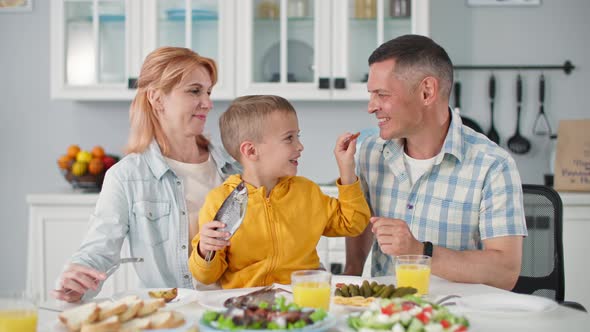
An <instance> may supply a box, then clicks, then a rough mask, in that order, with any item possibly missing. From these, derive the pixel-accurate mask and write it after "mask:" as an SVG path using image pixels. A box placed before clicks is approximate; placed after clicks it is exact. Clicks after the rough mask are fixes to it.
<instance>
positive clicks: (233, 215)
mask: <svg viewBox="0 0 590 332" xmlns="http://www.w3.org/2000/svg"><path fill="white" fill-rule="evenodd" d="M247 206H248V188H247V187H246V183H245V182H244V181H242V182H240V184H238V185H237V187H236V188H235V189H234V190H232V192H231V193H230V194H229V196H227V198H226V199H225V201H223V204H221V207H220V208H219V210H218V211H217V213H216V214H215V217H214V218H213V220H217V221H220V222H222V223H224V224H225V225H226V226H225V228H224V229H223V231H225V232H228V233H229V237H231V236H232V235H234V233H235V232H236V231H237V230H238V228H239V227H240V225H241V224H242V221H243V220H244V216H245V215H246V207H247ZM212 256H213V251H209V252H208V253H207V256H206V257H205V261H207V262H210V261H211V258H212Z"/></svg>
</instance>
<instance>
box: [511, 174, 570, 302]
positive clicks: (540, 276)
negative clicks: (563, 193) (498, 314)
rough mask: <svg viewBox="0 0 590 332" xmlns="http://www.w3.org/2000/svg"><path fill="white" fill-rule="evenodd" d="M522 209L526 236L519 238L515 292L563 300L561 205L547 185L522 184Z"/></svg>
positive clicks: (557, 196)
mask: <svg viewBox="0 0 590 332" xmlns="http://www.w3.org/2000/svg"><path fill="white" fill-rule="evenodd" d="M522 188H523V193H524V196H523V201H524V212H525V217H526V224H527V230H528V236H527V237H526V238H525V239H524V241H523V254H522V268H521V272H520V276H519V278H518V281H517V283H516V286H515V287H514V289H513V290H512V291H513V292H516V293H522V294H535V295H539V296H544V297H547V298H550V299H553V300H556V301H558V302H563V297H564V293H565V291H564V287H565V286H564V276H563V242H562V217H563V206H562V203H561V198H560V197H559V194H558V193H557V192H556V191H555V190H553V189H552V188H551V187H547V186H540V185H529V184H525V185H523V186H522Z"/></svg>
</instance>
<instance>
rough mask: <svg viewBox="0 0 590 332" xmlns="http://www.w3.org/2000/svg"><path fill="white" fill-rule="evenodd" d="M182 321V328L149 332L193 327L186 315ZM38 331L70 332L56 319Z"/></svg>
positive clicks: (183, 331)
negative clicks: (48, 327)
mask: <svg viewBox="0 0 590 332" xmlns="http://www.w3.org/2000/svg"><path fill="white" fill-rule="evenodd" d="M184 321H185V323H184V324H183V325H182V326H179V327H177V328H173V329H157V330H150V331H159V332H165V331H167V332H173V331H174V332H175V331H178V332H180V331H182V332H186V330H187V329H188V328H189V327H192V326H194V325H195V321H194V320H192V319H190V320H189V319H188V317H186V315H185V317H184ZM39 331H52V332H70V330H68V328H67V327H66V326H65V325H64V324H62V322H60V321H59V320H58V319H56V320H54V321H53V324H51V326H50V329H49V330H48V329H47V326H46V327H45V328H43V327H42V328H41V329H39Z"/></svg>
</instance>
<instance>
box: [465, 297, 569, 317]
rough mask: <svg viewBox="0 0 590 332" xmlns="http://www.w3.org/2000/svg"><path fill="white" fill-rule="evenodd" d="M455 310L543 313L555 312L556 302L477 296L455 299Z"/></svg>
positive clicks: (517, 313)
mask: <svg viewBox="0 0 590 332" xmlns="http://www.w3.org/2000/svg"><path fill="white" fill-rule="evenodd" d="M455 302H456V304H457V310H459V311H461V312H478V313H489V314H501V315H522V314H531V313H544V312H548V311H551V310H555V309H556V308H557V307H558V304H557V302H555V301H552V300H550V299H547V298H544V297H540V296H534V295H524V294H516V293H501V294H496V293H493V294H479V295H470V296H464V297H461V298H458V299H456V301H455Z"/></svg>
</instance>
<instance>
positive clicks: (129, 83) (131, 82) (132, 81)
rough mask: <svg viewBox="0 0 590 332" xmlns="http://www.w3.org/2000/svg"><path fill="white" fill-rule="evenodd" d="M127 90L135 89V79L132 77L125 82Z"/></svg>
mask: <svg viewBox="0 0 590 332" xmlns="http://www.w3.org/2000/svg"><path fill="white" fill-rule="evenodd" d="M127 88H129V89H137V78H135V77H132V78H129V79H128V80H127Z"/></svg>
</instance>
